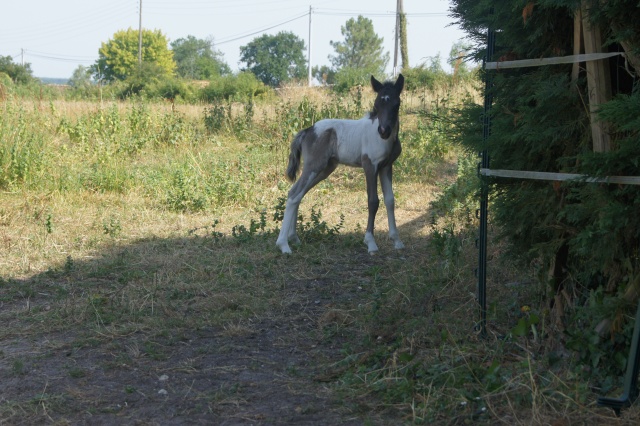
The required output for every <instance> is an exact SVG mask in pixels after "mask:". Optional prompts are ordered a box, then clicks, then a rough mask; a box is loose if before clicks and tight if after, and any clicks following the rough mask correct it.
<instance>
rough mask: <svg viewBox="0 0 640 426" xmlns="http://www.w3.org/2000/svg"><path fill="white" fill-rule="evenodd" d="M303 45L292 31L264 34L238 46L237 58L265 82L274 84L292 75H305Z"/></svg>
mask: <svg viewBox="0 0 640 426" xmlns="http://www.w3.org/2000/svg"><path fill="white" fill-rule="evenodd" d="M304 50H305V45H304V41H303V40H301V39H300V38H299V37H298V36H296V35H295V34H294V33H292V32H286V31H281V32H279V33H278V34H276V35H269V34H264V35H262V36H260V37H257V38H255V39H253V40H252V41H251V42H249V43H248V44H247V45H245V46H241V47H240V61H241V62H244V63H245V64H246V68H245V70H248V71H251V72H252V73H253V74H255V75H256V77H258V79H259V80H261V81H262V82H263V83H264V84H266V85H268V86H272V87H277V86H279V85H280V84H281V83H283V82H286V81H288V80H291V79H294V78H304V76H305V75H306V69H307V68H306V66H307V60H306V59H305V55H304Z"/></svg>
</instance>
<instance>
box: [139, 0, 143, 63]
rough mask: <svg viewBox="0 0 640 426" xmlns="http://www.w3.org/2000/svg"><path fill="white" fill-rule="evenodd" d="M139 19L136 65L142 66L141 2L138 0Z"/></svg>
mask: <svg viewBox="0 0 640 426" xmlns="http://www.w3.org/2000/svg"><path fill="white" fill-rule="evenodd" d="M139 12H140V17H139V20H138V65H139V66H141V65H142V0H140V11H139Z"/></svg>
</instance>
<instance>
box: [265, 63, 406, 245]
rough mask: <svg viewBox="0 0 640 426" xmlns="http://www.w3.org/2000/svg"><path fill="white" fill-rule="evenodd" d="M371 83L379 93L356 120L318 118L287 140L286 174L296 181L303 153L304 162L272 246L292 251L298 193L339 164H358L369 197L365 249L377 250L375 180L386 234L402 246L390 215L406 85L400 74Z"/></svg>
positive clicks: (392, 210)
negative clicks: (386, 220)
mask: <svg viewBox="0 0 640 426" xmlns="http://www.w3.org/2000/svg"><path fill="white" fill-rule="evenodd" d="M371 86H372V87H373V90H374V91H375V92H376V93H377V97H376V100H375V102H374V104H373V111H371V112H370V113H369V114H367V115H366V116H365V117H363V118H361V119H360V120H338V119H327V120H320V121H318V122H317V123H315V124H314V125H313V126H311V127H309V128H307V129H304V130H301V131H300V132H298V134H297V135H296V136H295V138H294V139H293V142H291V153H290V154H289V165H288V166H287V177H288V178H289V179H290V180H291V181H295V180H296V175H297V172H298V168H299V166H300V156H301V155H302V157H303V158H304V167H303V170H302V174H301V175H300V179H299V180H298V181H297V182H296V183H295V184H294V185H293V186H292V187H291V190H289V198H288V199H287V205H286V208H285V211H284V218H283V220H282V229H280V235H278V240H277V241H276V245H277V246H278V247H279V248H280V250H282V253H291V249H290V248H289V240H291V241H292V242H294V243H299V242H300V239H299V238H298V235H297V234H296V221H297V219H298V207H299V206H300V202H301V201H302V197H304V196H305V194H306V193H307V192H308V191H309V190H310V189H311V188H313V187H314V186H315V185H317V184H318V183H319V182H320V181H322V180H324V179H326V178H327V177H328V176H329V175H330V174H331V173H332V172H333V171H334V170H335V169H336V167H338V164H346V165H348V166H354V167H362V168H363V169H364V174H365V177H366V182H367V198H368V207H369V219H368V221H367V231H366V233H365V235H364V242H365V243H366V244H367V248H368V251H369V253H372V254H373V253H375V252H377V251H378V246H377V245H376V241H375V239H374V238H373V226H374V221H375V218H376V213H377V211H378V206H379V205H380V200H379V199H378V183H377V179H378V177H379V178H380V186H382V193H383V196H384V204H385V206H386V207H387V216H388V218H389V237H390V238H391V239H392V240H393V241H394V246H395V248H397V249H401V248H404V244H402V241H400V237H399V236H398V229H397V228H396V219H395V215H394V197H393V188H392V186H391V180H392V176H391V175H392V166H393V162H394V161H395V160H396V159H397V158H398V156H399V155H400V152H401V151H402V148H401V147H400V140H399V139H398V129H399V127H400V123H399V120H398V112H399V110H400V93H401V92H402V88H403V87H404V77H403V76H402V74H400V75H399V76H398V79H397V80H396V82H395V83H393V82H386V83H380V82H379V81H378V80H376V79H375V78H374V77H373V76H371Z"/></svg>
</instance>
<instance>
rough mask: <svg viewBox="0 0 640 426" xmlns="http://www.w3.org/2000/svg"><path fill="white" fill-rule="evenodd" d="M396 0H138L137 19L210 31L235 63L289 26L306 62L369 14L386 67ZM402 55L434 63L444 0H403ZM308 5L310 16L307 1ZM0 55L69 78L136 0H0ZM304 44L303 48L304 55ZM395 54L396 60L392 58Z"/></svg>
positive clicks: (324, 57) (320, 61) (451, 35)
mask: <svg viewBox="0 0 640 426" xmlns="http://www.w3.org/2000/svg"><path fill="white" fill-rule="evenodd" d="M396 4H397V1H396V0H306V1H305V0H142V27H143V28H145V29H150V30H160V31H161V32H162V33H163V34H164V35H165V36H166V37H167V38H168V40H169V42H171V41H174V40H177V39H179V38H186V37H187V36H189V35H191V36H194V37H196V38H198V39H209V38H213V42H214V48H215V49H216V50H218V51H221V52H222V53H223V59H224V61H225V62H226V63H227V64H228V65H229V66H230V67H231V69H232V70H234V71H237V70H239V69H241V68H242V67H243V64H242V63H239V57H240V47H241V46H244V45H246V44H247V43H249V42H250V41H251V40H253V39H254V38H256V37H259V36H260V35H262V34H271V35H275V34H277V33H278V32H280V31H289V32H293V33H294V34H296V35H297V36H298V37H299V38H300V39H302V40H304V42H305V45H306V46H308V45H309V27H311V63H312V65H313V66H316V65H318V66H321V65H330V61H329V59H328V56H329V55H331V54H334V53H335V52H334V49H333V47H332V46H331V45H330V41H343V40H344V37H343V36H342V34H341V32H340V29H341V27H342V26H344V24H345V23H346V22H347V20H348V19H350V18H357V16H358V15H362V16H364V17H366V18H369V19H371V21H372V22H373V27H374V30H375V31H376V33H377V34H378V36H380V37H383V38H384V48H385V51H388V52H389V53H390V57H391V60H390V64H389V67H388V69H387V72H388V73H389V74H391V72H392V70H393V57H394V39H395V22H396V19H395V12H396ZM403 5H404V12H405V13H406V14H407V40H408V41H407V44H408V46H409V63H410V65H411V66H416V65H419V64H420V63H422V62H425V61H426V60H428V59H429V58H432V57H435V56H436V55H438V54H440V56H441V58H442V65H443V67H445V69H447V65H446V59H447V57H448V56H449V51H450V50H451V47H452V46H453V44H454V43H456V42H458V41H460V40H462V39H464V36H465V34H464V33H463V32H462V30H460V29H459V28H458V27H457V26H455V25H454V24H453V25H452V19H451V18H450V17H449V16H448V15H449V12H448V9H449V2H448V1H447V0H404V1H403ZM310 7H311V10H312V13H311V24H310V23H309V8H310ZM1 9H2V25H1V26H0V56H11V57H13V60H14V62H16V63H23V61H24V63H29V64H31V70H32V71H33V75H34V76H36V77H49V78H69V77H71V75H72V74H73V71H74V70H75V69H76V68H78V66H80V65H83V66H89V65H92V64H93V63H95V61H96V60H97V59H98V49H99V48H100V46H101V44H102V43H103V42H107V41H108V40H110V39H111V38H112V37H113V35H114V33H115V32H117V31H119V30H126V29H128V28H133V29H136V30H137V29H138V25H139V19H140V13H139V11H140V0H107V1H105V0H22V1H9V0H4V1H2V7H1ZM306 55H307V51H305V57H306ZM400 62H401V60H400V58H398V65H400Z"/></svg>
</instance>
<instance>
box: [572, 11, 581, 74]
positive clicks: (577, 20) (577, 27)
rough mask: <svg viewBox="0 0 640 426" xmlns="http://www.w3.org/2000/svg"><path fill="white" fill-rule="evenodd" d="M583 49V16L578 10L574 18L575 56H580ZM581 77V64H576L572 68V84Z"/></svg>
mask: <svg viewBox="0 0 640 426" xmlns="http://www.w3.org/2000/svg"><path fill="white" fill-rule="evenodd" d="M581 49H582V14H581V13H580V9H578V10H576V14H575V15H574V18H573V54H574V55H579V54H580V50H581ZM579 76H580V64H579V63H578V62H574V64H573V68H571V82H572V83H574V82H575V81H576V80H577V79H578V77H579Z"/></svg>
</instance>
